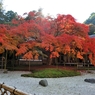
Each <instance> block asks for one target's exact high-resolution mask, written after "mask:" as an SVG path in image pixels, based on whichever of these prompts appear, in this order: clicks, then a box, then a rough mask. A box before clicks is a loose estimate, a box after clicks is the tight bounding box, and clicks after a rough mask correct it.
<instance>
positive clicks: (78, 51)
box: [0, 12, 95, 65]
mask: <svg viewBox="0 0 95 95" xmlns="http://www.w3.org/2000/svg"><path fill="white" fill-rule="evenodd" d="M88 32H89V26H87V25H85V24H81V23H79V22H77V21H76V20H75V19H74V17H72V16H71V15H61V14H59V15H58V16H57V17H56V18H51V17H50V16H48V17H42V16H39V14H38V13H37V12H30V13H29V14H28V16H27V17H26V19H25V18H23V17H21V16H19V17H18V19H14V20H12V22H11V24H10V25H1V26H0V53H3V52H4V50H15V51H16V56H19V55H20V56H22V58H25V59H38V58H39V56H46V57H48V58H49V64H51V63H52V59H53V58H55V59H56V58H58V57H59V56H60V54H64V55H68V57H72V56H73V57H74V58H78V59H82V60H84V59H85V58H84V55H89V59H90V61H91V63H92V64H94V65H95V49H94V48H95V39H94V38H89V36H88Z"/></svg>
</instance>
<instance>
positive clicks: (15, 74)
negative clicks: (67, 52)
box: [0, 70, 95, 95]
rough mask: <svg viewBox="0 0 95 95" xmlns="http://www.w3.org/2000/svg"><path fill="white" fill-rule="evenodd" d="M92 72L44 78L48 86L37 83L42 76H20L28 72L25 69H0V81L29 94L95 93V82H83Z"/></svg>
mask: <svg viewBox="0 0 95 95" xmlns="http://www.w3.org/2000/svg"><path fill="white" fill-rule="evenodd" d="M94 72H95V71H93V73H86V72H85V73H83V74H82V75H81V76H74V77H63V78H44V79H46V80H47V81H48V86H47V87H43V86H41V85H39V81H40V80H42V79H43V78H29V77H21V74H25V73H30V72H27V71H8V73H3V70H0V83H3V82H4V83H5V84H6V85H8V86H11V87H16V88H17V89H19V90H21V91H24V92H27V93H30V94H31V95H95V84H92V83H87V82H84V79H86V78H95V73H94Z"/></svg>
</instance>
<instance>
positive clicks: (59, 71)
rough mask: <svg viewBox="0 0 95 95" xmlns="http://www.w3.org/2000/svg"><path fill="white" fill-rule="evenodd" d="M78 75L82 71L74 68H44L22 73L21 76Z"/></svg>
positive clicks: (54, 76)
mask: <svg viewBox="0 0 95 95" xmlns="http://www.w3.org/2000/svg"><path fill="white" fill-rule="evenodd" d="M77 75H80V73H79V72H77V71H73V70H62V69H44V70H39V71H33V72H32V73H31V74H22V75H21V76H23V77H35V78H59V77H71V76H77Z"/></svg>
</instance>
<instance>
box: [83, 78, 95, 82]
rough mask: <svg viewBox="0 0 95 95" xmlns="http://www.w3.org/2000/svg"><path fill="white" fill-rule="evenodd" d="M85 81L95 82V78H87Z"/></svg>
mask: <svg viewBox="0 0 95 95" xmlns="http://www.w3.org/2000/svg"><path fill="white" fill-rule="evenodd" d="M84 81H85V82H89V83H95V79H85V80H84Z"/></svg>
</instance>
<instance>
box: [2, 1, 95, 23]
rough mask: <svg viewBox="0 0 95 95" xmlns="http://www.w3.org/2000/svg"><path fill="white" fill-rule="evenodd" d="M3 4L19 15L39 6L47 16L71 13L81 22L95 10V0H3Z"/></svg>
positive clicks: (6, 8)
mask: <svg viewBox="0 0 95 95" xmlns="http://www.w3.org/2000/svg"><path fill="white" fill-rule="evenodd" d="M3 6H4V8H5V10H6V11H8V10H12V11H14V12H17V13H18V14H19V15H23V13H26V12H29V11H32V10H38V9H39V8H42V9H43V11H42V12H43V14H44V15H45V16H46V15H47V14H49V15H50V16H52V17H55V16H56V15H57V14H65V15H67V14H71V15H72V16H73V17H74V18H75V19H76V21H77V22H80V23H83V22H84V21H85V20H86V19H88V18H89V16H90V14H91V13H92V12H95V0H3Z"/></svg>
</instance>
